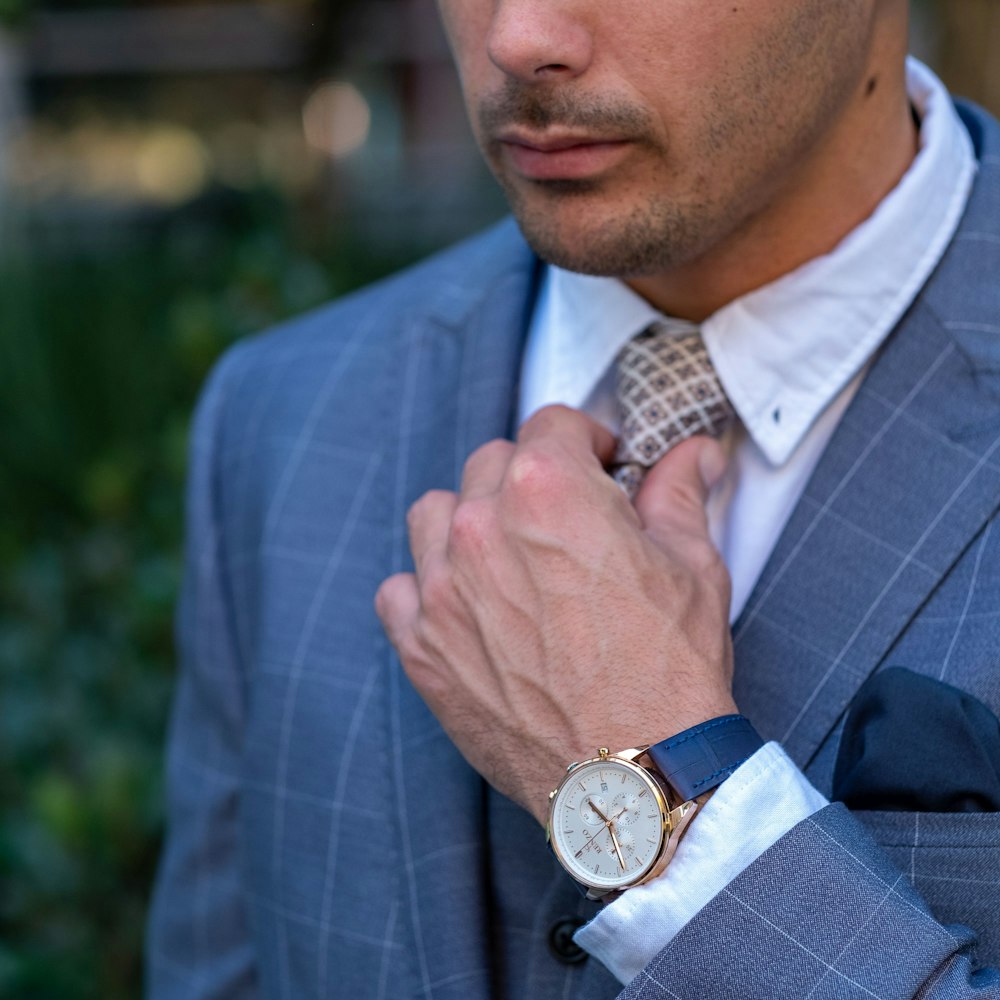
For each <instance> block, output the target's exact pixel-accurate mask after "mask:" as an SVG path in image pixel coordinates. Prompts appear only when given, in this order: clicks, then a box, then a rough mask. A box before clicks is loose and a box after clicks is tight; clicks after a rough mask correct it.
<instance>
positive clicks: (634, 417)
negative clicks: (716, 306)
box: [614, 323, 735, 496]
mask: <svg viewBox="0 0 1000 1000" xmlns="http://www.w3.org/2000/svg"><path fill="white" fill-rule="evenodd" d="M617 397H618V413H619V417H620V418H621V436H620V438H619V440H618V451H617V453H616V455H615V466H616V467H615V470H614V475H615V479H617V480H618V482H619V483H621V485H622V486H623V487H624V489H625V490H626V492H627V493H628V494H629V496H634V495H635V493H636V491H637V490H638V488H639V485H640V484H641V482H642V479H643V477H644V476H645V474H646V472H647V470H648V469H650V468H651V467H652V466H653V465H655V464H656V463H657V462H658V461H659V460H660V459H661V458H662V457H663V456H664V455H666V453H667V452H668V451H669V450H670V449H671V448H673V447H674V445H677V444H680V442H681V441H683V440H685V439H686V438H689V437H691V436H693V435H694V434H709V435H711V436H712V437H718V436H719V435H720V434H721V433H722V432H723V431H724V430H725V429H726V427H727V426H728V425H729V424H730V422H731V421H732V420H733V417H734V416H735V413H734V411H733V407H732V404H731V403H730V402H729V400H728V399H727V398H726V394H725V392H724V391H723V389H722V385H721V383H720V382H719V377H718V375H717V374H716V372H715V368H714V367H713V366H712V361H711V359H710V358H709V356H708V351H707V350H706V349H705V342H704V340H703V339H702V336H701V333H700V332H699V331H698V330H693V331H691V332H689V333H680V334H678V333H674V332H671V331H670V330H668V329H666V328H665V327H664V326H662V325H660V324H655V323H654V324H653V325H652V326H650V327H647V329H645V330H643V331H642V333H640V334H638V335H637V336H635V337H633V338H632V339H631V340H630V341H629V342H628V343H627V344H626V345H625V346H624V347H623V348H622V349H621V351H620V353H619V355H618V363H617Z"/></svg>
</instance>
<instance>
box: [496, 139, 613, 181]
mask: <svg viewBox="0 0 1000 1000" xmlns="http://www.w3.org/2000/svg"><path fill="white" fill-rule="evenodd" d="M499 141H500V145H501V148H502V149H503V151H504V154H505V156H506V157H507V158H508V160H509V161H510V163H511V165H512V166H513V168H514V170H515V172H517V173H518V174H520V175H521V176H522V177H525V178H527V179H529V180H585V179H588V178H594V177H597V176H599V175H600V174H602V173H604V172H605V171H607V170H609V169H610V168H611V167H613V166H614V165H615V164H616V163H617V162H618V161H619V160H621V158H622V157H623V156H624V155H625V154H626V153H627V151H628V149H629V146H630V145H631V143H630V141H629V140H627V139H617V138H604V137H596V136H588V135H581V134H572V133H562V134H541V135H539V134H532V133H525V132H517V131H510V132H506V133H503V134H501V135H500V136H499Z"/></svg>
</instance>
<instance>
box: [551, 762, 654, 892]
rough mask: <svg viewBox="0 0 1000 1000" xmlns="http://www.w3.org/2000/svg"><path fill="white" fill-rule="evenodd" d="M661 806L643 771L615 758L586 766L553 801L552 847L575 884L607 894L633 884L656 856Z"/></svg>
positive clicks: (577, 770) (575, 772) (572, 774)
mask: <svg viewBox="0 0 1000 1000" xmlns="http://www.w3.org/2000/svg"><path fill="white" fill-rule="evenodd" d="M664 806H665V803H664V800H663V796H662V793H661V792H660V790H659V788H658V787H657V785H656V783H655V782H654V781H653V780H652V778H650V777H649V775H648V774H647V773H646V772H645V771H644V770H643V769H642V768H640V767H637V766H636V765H634V764H631V763H629V762H627V761H624V760H617V759H615V758H614V757H608V758H606V759H603V760H602V759H595V760H591V761H586V762H584V763H582V764H580V765H578V766H577V767H575V768H574V769H573V770H572V771H570V772H569V774H568V775H567V776H566V779H565V780H564V781H563V783H562V784H561V785H560V786H559V790H558V791H557V792H556V794H555V797H554V798H553V800H552V808H551V811H550V819H549V823H550V830H551V838H552V846H553V848H554V849H555V852H556V854H557V856H558V857H559V860H560V861H561V862H562V863H563V865H564V867H565V868H566V869H567V870H568V871H569V872H570V874H571V875H572V876H573V877H574V878H575V879H577V881H579V882H583V883H585V884H586V885H589V886H593V887H595V888H598V889H609V890H610V889H617V888H621V887H622V886H628V885H632V884H634V883H635V882H637V881H638V880H639V879H641V878H642V876H643V875H645V874H646V873H647V872H648V871H649V870H650V869H651V868H652V867H653V865H654V864H655V863H656V860H657V858H658V857H659V856H660V851H661V847H662V845H663V839H664V830H665V821H664V813H663V808H664Z"/></svg>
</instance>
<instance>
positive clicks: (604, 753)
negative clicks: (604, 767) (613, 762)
mask: <svg viewBox="0 0 1000 1000" xmlns="http://www.w3.org/2000/svg"><path fill="white" fill-rule="evenodd" d="M610 752H611V751H610V750H608V748H607V747H598V750H597V755H598V757H600V758H601V760H607V759H608V754H609V753H610Z"/></svg>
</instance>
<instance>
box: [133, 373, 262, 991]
mask: <svg viewBox="0 0 1000 1000" xmlns="http://www.w3.org/2000/svg"><path fill="white" fill-rule="evenodd" d="M233 358H234V356H233V355H230V356H229V358H228V359H227V361H224V362H223V363H222V364H221V365H220V366H219V367H218V368H217V370H216V372H215V373H214V375H213V377H212V378H211V379H210V381H209V384H208V387H207V389H206V391H205V392H204V394H203V396H202V400H201V403H200V405H199V407H198V411H197V414H196V417H195V425H194V432H193V437H192V446H191V463H190V474H189V485H188V497H187V537H186V572H185V579H184V586H183V591H182V595H181V603H180V607H179V612H178V619H177V639H178V650H179V654H180V658H181V675H180V681H179V685H178V689H177V694H176V700H175V704H174V709H173V716H172V720H171V727H170V735H169V741H168V751H167V798H168V802H167V811H168V819H167V839H166V845H165V848H164V852H163V856H162V858H161V862H160V870H159V874H158V878H157V884H156V888H155V893H154V899H153V905H152V910H151V914H150V921H149V928H148V936H147V949H146V950H147V953H146V979H147V996H148V997H149V998H150V1000H171V998H181V997H183V998H184V1000H208V998H209V997H211V998H213V1000H221V998H227V1000H228V998H254V997H256V996H257V995H258V993H257V988H256V974H255V967H254V957H253V951H252V948H251V943H250V935H249V930H248V924H247V915H246V912H245V907H244V899H243V895H242V891H241V878H240V875H241V873H240V837H239V823H238V811H239V799H240V759H241V752H242V742H243V731H244V718H245V705H246V692H245V682H244V677H243V666H242V664H241V662H240V656H239V652H238V648H237V641H236V634H235V628H234V625H233V616H232V608H231V604H230V600H229V595H228V592H227V585H226V579H225V558H226V554H225V549H224V543H223V536H222V532H221V523H222V521H221V510H220V497H219V485H220V483H219V476H218V464H219V450H220V449H219V438H220V436H221V433H220V424H221V414H222V410H223V400H224V398H225V386H226V385H227V382H228V381H229V380H230V379H229V374H228V373H229V372H231V371H232V369H233V368H234V365H233V364H232V362H233Z"/></svg>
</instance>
